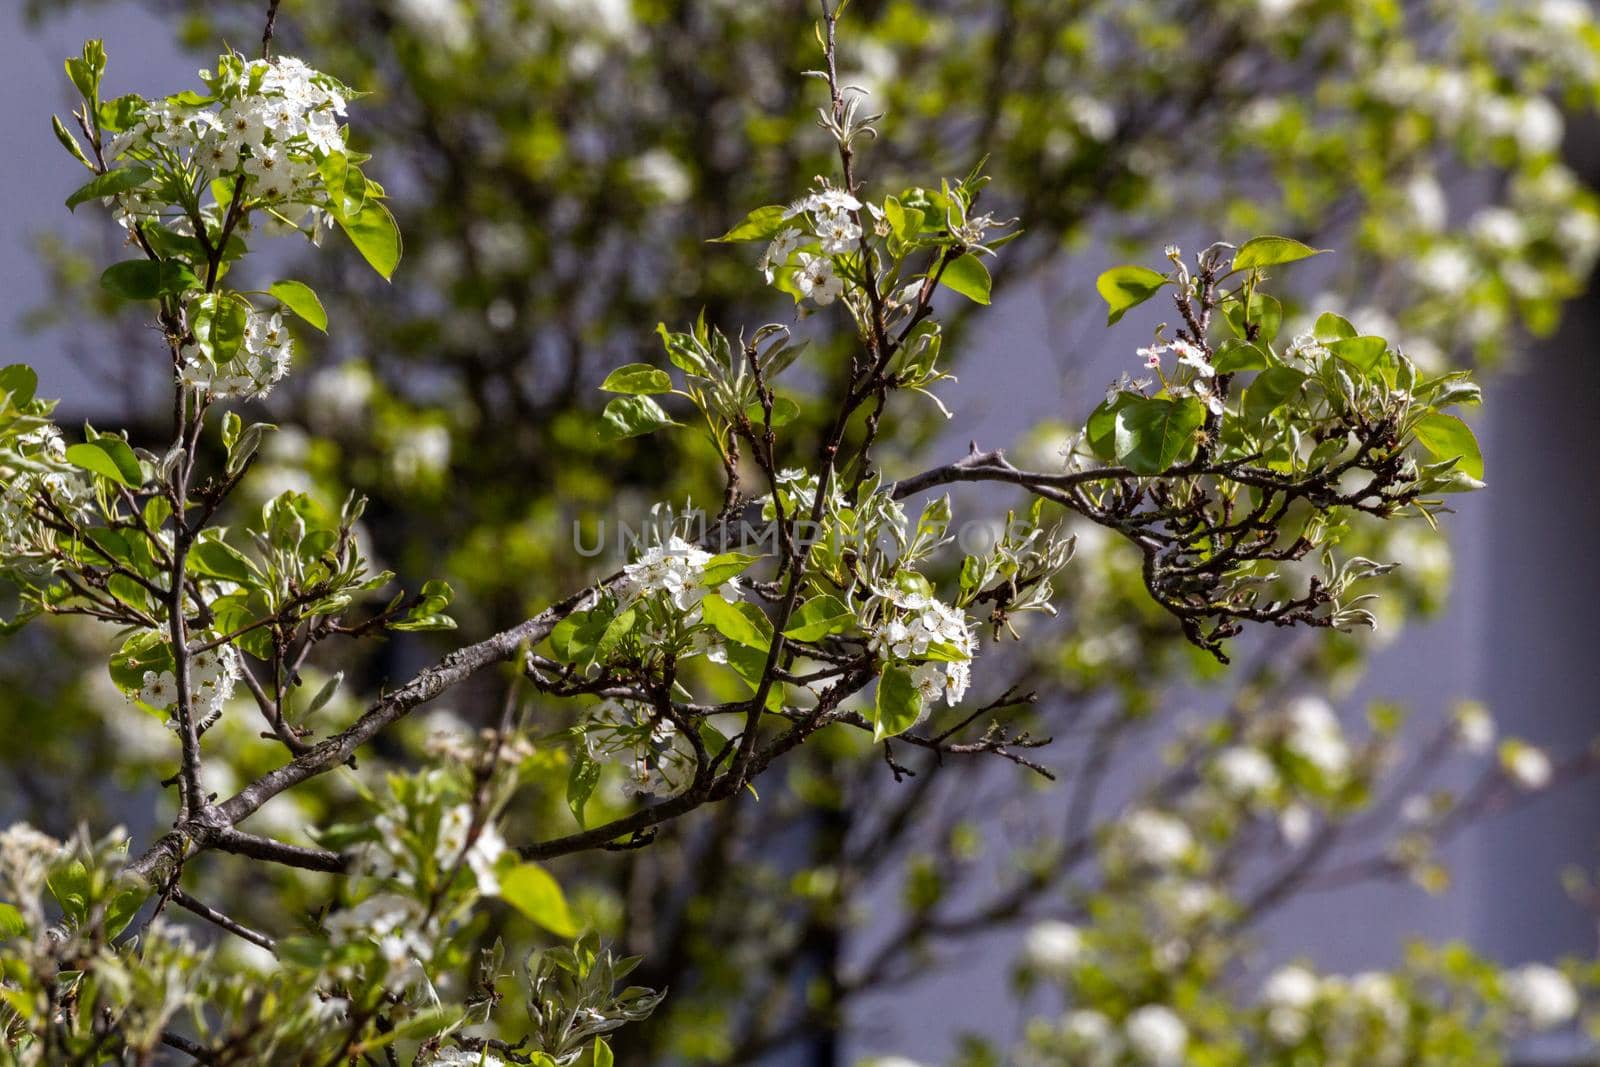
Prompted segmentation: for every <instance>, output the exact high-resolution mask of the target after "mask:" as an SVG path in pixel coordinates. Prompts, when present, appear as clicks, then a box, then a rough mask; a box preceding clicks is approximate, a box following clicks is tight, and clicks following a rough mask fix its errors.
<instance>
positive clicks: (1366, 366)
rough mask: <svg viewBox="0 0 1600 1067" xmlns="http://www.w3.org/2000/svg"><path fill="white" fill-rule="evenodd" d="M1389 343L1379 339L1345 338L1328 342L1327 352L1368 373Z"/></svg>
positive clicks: (1386, 349)
mask: <svg viewBox="0 0 1600 1067" xmlns="http://www.w3.org/2000/svg"><path fill="white" fill-rule="evenodd" d="M1388 348H1389V342H1387V341H1385V340H1384V339H1383V338H1381V337H1345V338H1341V339H1339V340H1337V341H1329V342H1328V351H1329V352H1332V353H1333V354H1334V355H1336V356H1338V357H1339V358H1340V359H1342V360H1344V361H1345V362H1346V363H1348V364H1350V365H1351V366H1352V367H1358V368H1360V369H1361V370H1362V371H1370V370H1372V368H1373V367H1374V366H1375V365H1376V364H1377V362H1378V360H1380V359H1382V358H1383V354H1384V352H1386V351H1388Z"/></svg>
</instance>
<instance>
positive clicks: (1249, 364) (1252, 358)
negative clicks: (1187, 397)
mask: <svg viewBox="0 0 1600 1067" xmlns="http://www.w3.org/2000/svg"><path fill="white" fill-rule="evenodd" d="M1212 366H1213V367H1215V368H1216V371H1217V373H1218V374H1237V373H1238V372H1239V371H1243V370H1266V369H1267V368H1268V367H1269V366H1271V363H1270V361H1269V360H1268V359H1267V354H1266V353H1265V352H1264V351H1262V350H1261V348H1260V346H1258V345H1253V344H1251V343H1250V342H1249V341H1246V340H1244V339H1243V338H1240V337H1230V338H1228V339H1227V340H1226V341H1224V342H1222V347H1221V348H1219V349H1217V358H1216V361H1215V362H1214V363H1213V364H1212Z"/></svg>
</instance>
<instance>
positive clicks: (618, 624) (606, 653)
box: [594, 608, 639, 660]
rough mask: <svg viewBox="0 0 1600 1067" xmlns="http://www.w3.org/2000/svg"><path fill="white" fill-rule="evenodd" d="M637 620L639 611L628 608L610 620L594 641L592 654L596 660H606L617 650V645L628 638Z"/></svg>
mask: <svg viewBox="0 0 1600 1067" xmlns="http://www.w3.org/2000/svg"><path fill="white" fill-rule="evenodd" d="M638 621H639V613H638V612H636V611H634V609H632V608H629V609H628V610H627V611H624V612H623V613H622V614H620V615H618V616H617V617H616V618H614V619H612V620H611V621H610V622H608V623H606V628H605V630H604V631H602V632H601V634H600V639H599V640H598V641H596V642H595V646H594V656H595V659H598V660H608V659H610V658H611V657H612V655H613V654H615V652H616V651H617V648H618V646H620V645H621V644H622V642H624V641H626V640H627V639H628V635H629V634H630V633H632V632H633V628H634V626H635V625H636V624H637V623H638Z"/></svg>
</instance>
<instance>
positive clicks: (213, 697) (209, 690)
mask: <svg viewBox="0 0 1600 1067" xmlns="http://www.w3.org/2000/svg"><path fill="white" fill-rule="evenodd" d="M240 669H241V668H240V664H239V653H238V652H237V651H236V650H235V649H234V647H233V646H232V645H218V646H217V647H216V648H212V649H207V650H206V651H204V652H197V653H195V654H194V656H193V657H191V658H190V660H189V703H190V705H191V706H192V707H193V709H194V712H195V715H196V718H197V719H198V720H199V721H201V722H211V721H214V720H215V719H216V717H217V716H219V715H221V714H222V709H223V707H225V706H226V705H227V703H228V700H229V698H230V697H232V696H233V686H234V683H235V682H237V681H238V680H239V672H240ZM138 699H139V702H140V703H142V704H146V705H148V706H149V707H152V708H155V709H156V710H157V711H166V712H170V711H171V710H172V709H173V707H174V705H176V704H177V703H178V680H177V678H176V676H174V674H173V672H172V671H145V672H144V686H143V688H141V689H140V690H139V698H138ZM167 725H168V726H170V727H173V728H174V729H176V728H177V721H176V720H175V719H169V720H168V721H167Z"/></svg>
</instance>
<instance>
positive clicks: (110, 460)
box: [67, 437, 144, 489]
mask: <svg viewBox="0 0 1600 1067" xmlns="http://www.w3.org/2000/svg"><path fill="white" fill-rule="evenodd" d="M67 462H68V463H70V464H72V465H73V466H74V467H81V468H82V469H84V470H86V471H89V472H91V473H93V474H98V475H100V476H101V477H103V478H109V479H111V480H112V481H114V482H116V483H117V484H118V485H125V486H127V487H128V488H129V489H137V488H139V486H141V485H143V484H144V471H143V470H142V469H141V468H140V466H139V457H138V456H135V455H134V454H133V449H131V448H129V447H128V442H126V441H124V440H123V439H122V438H120V437H97V438H95V439H94V440H93V441H85V442H84V443H83V444H81V445H73V446H71V447H70V448H68V449H67Z"/></svg>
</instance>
